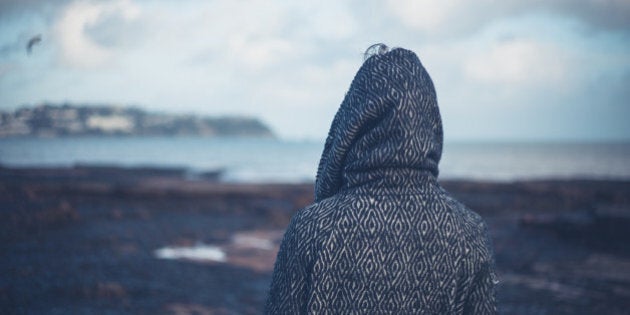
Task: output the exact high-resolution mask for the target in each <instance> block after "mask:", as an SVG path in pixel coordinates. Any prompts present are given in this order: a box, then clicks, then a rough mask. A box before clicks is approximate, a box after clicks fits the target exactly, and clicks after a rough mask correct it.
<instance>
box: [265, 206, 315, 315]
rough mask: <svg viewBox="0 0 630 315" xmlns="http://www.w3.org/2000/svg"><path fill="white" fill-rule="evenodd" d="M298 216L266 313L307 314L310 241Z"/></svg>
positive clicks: (276, 270)
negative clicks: (308, 250)
mask: <svg viewBox="0 0 630 315" xmlns="http://www.w3.org/2000/svg"><path fill="white" fill-rule="evenodd" d="M299 221H300V218H299V216H298V215H296V217H294V218H293V220H292V221H291V223H290V224H289V226H288V228H287V231H286V232H285V234H284V238H283V240H282V243H281V245H280V251H279V252H278V256H277V258H276V263H275V266H274V271H273V276H272V280H271V287H270V289H269V295H268V297H267V303H266V305H265V314H304V313H306V303H307V302H308V288H309V281H310V280H309V279H310V275H309V272H308V269H309V268H308V261H307V255H306V252H307V251H306V250H305V247H306V246H309V245H310V244H309V240H308V238H307V236H306V235H305V233H304V229H303V228H302V227H300V225H301V224H300V223H299Z"/></svg>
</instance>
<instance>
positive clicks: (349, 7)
mask: <svg viewBox="0 0 630 315" xmlns="http://www.w3.org/2000/svg"><path fill="white" fill-rule="evenodd" d="M37 34H41V36H42V41H41V42H40V43H38V44H36V45H35V46H33V48H32V51H31V53H30V54H28V53H27V50H26V44H27V42H28V41H29V39H31V38H32V37H33V36H35V35H37ZM377 42H384V43H386V44H388V45H390V46H396V47H404V48H408V49H411V50H413V51H415V52H416V53H417V54H418V56H419V57H420V59H421V61H422V62H423V64H424V65H425V67H426V68H427V70H428V71H429V73H430V74H431V76H432V78H433V81H434V83H435V86H436V89H437V94H438V101H439V103H440V108H441V111H442V116H443V120H444V125H445V127H444V128H445V137H446V139H447V140H541V139H542V140H578V141H580V140H589V141H590V140H630V123H628V120H629V119H630V104H629V100H630V1H626V0H522V1H521V0H478V1H468V0H435V1H430V0H407V1H406V0H400V1H398V0H392V1H366V0H362V1H334V0H332V1H272V0H260V1H257V0H252V1H250V0H216V1H192V0H190V1H186V0H184V1H141V0H120V1H34V0H26V1H25V0H21V1H20V0H14V1H4V0H0V110H13V109H15V108H17V107H20V106H23V105H36V104H38V103H40V102H42V101H50V102H66V101H67V102H72V103H83V102H88V103H116V104H120V105H135V106H139V107H142V108H145V109H147V110H151V111H162V112H177V113H194V114H200V115H232V114H245V115H248V116H256V117H260V118H261V119H262V120H263V121H265V122H266V123H267V124H269V125H270V126H271V127H272V129H273V130H274V131H275V132H276V133H277V134H279V135H280V136H282V137H285V138H291V139H303V138H308V139H323V138H324V137H325V136H326V133H327V131H328V127H329V125H330V122H331V120H332V117H333V115H334V113H335V111H336V110H337V108H338V106H339V104H340V102H341V100H342V99H343V96H344V93H345V92H346V90H347V88H348V86H349V84H350V81H351V80H352V78H353V76H354V74H355V73H356V70H357V69H358V68H359V66H360V65H361V63H362V61H363V59H362V53H363V51H364V50H365V49H366V48H367V47H368V46H369V45H371V44H373V43H377Z"/></svg>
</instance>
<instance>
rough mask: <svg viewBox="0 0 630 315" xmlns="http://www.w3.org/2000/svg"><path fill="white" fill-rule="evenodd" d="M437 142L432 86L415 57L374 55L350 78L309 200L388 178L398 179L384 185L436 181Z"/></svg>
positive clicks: (439, 132) (402, 53)
mask: <svg viewBox="0 0 630 315" xmlns="http://www.w3.org/2000/svg"><path fill="white" fill-rule="evenodd" d="M442 138H443V135H442V121H441V118H440V112H439V109H438V104H437V98H436V94H435V88H434V87H433V82H432V81H431V78H430V77H429V74H428V73H427V71H426V70H425V69H424V67H423V66H422V63H421V62H420V59H418V57H417V56H416V54H414V53H413V52H412V51H409V50H406V49H401V48H396V49H393V50H392V51H390V52H388V53H385V54H381V55H374V56H372V57H370V58H368V59H367V60H366V61H365V62H364V63H363V65H362V66H361V68H360V69H359V71H358V72H357V74H356V75H355V77H354V79H353V80H352V84H351V85H350V89H349V90H348V92H347V93H346V96H345V98H344V100H343V102H342V103H341V106H340V108H339V110H338V111H337V114H336V115H335V118H334V120H333V123H332V126H331V127H330V131H329V133H328V137H327V138H326V144H325V146H324V152H323V153H322V157H321V160H320V162H319V167H318V170H317V180H316V182H315V201H320V200H323V199H326V198H328V197H331V196H333V195H335V194H337V193H338V192H340V191H341V190H343V189H347V188H351V187H356V186H361V185H365V184H369V183H374V182H379V181H381V183H383V182H382V180H383V179H386V178H388V177H389V178H394V177H395V178H398V179H401V178H402V179H403V180H395V181H391V180H390V181H385V183H404V182H408V183H412V182H413V180H414V179H415V177H426V176H430V177H433V178H437V176H438V163H439V161H440V157H441V155H442ZM381 186H383V185H381ZM385 186H387V185H385ZM374 187H376V186H374Z"/></svg>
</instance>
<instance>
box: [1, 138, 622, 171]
mask: <svg viewBox="0 0 630 315" xmlns="http://www.w3.org/2000/svg"><path fill="white" fill-rule="evenodd" d="M322 149H323V141H322V142H318V141H287V140H281V139H255V138H203V137H74V138H51V139H44V138H11V139H0V164H2V165H5V166H71V165H74V164H76V163H82V164H106V165H120V166H129V167H131V166H164V167H185V168H187V169H189V170H190V171H191V173H193V174H194V173H195V172H203V171H210V170H216V169H222V170H224V175H223V177H222V179H223V180H225V181H228V182H312V181H313V180H314V179H315V174H316V172H317V164H318V162H319V157H320V154H321V152H322ZM440 178H443V179H454V178H457V179H475V180H495V181H497V180H498V181H510V180H519V179H545V178H613V179H626V180H630V143H508V142H500V143H499V142H494V143H493V142H447V143H446V144H445V147H444V152H443V155H442V161H441V162H440Z"/></svg>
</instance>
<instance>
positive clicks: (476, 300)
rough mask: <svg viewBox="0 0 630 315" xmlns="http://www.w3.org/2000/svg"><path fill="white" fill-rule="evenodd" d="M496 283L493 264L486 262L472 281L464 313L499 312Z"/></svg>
mask: <svg viewBox="0 0 630 315" xmlns="http://www.w3.org/2000/svg"><path fill="white" fill-rule="evenodd" d="M496 283H497V280H496V276H495V273H494V267H493V264H492V263H488V264H485V265H484V267H483V268H481V270H480V271H479V272H478V273H477V275H476V276H475V280H474V282H473V283H472V288H471V291H470V293H469V295H468V298H467V299H466V304H465V307H464V314H497V305H496V292H495V285H496Z"/></svg>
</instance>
